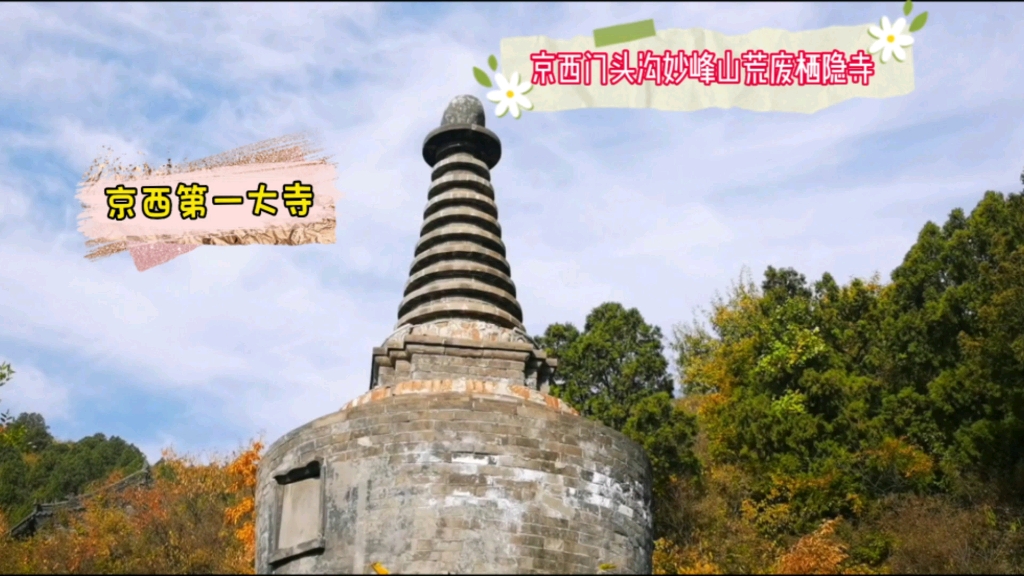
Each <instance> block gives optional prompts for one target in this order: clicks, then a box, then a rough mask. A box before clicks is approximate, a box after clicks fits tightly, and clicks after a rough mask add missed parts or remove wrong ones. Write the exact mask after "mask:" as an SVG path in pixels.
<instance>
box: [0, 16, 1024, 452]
mask: <svg viewBox="0 0 1024 576" xmlns="http://www.w3.org/2000/svg"><path fill="white" fill-rule="evenodd" d="M900 8H901V3H900V2H885V3H857V4H841V3H827V4H826V3H797V4H768V3H757V4H749V5H747V4H740V3H730V4H688V3H687V4H669V3H664V4H654V5H644V4H638V3H629V4H582V3H580V4H575V3H574V4H566V5H554V4H552V5H547V4H496V5H474V4H464V3H458V4H416V5H401V4H391V5H373V4H353V5H348V4H324V5H319V4H308V3H294V4H288V5H279V4H270V3H260V4H252V5H247V4H215V3H205V4H194V5H189V4H169V3H148V4H121V3H118V4H111V5H105V4H91V3H90V4H70V3H60V4H6V5H5V6H4V16H3V18H2V19H0V32H2V33H0V47H2V49H0V78H3V79H4V81H3V82H2V83H0V110H2V111H3V112H2V113H0V361H9V362H11V363H12V364H13V365H14V367H15V370H16V371H17V374H16V376H15V379H14V381H13V382H12V383H11V384H9V385H8V386H5V387H4V388H3V389H0V399H2V404H0V409H2V408H10V409H11V410H12V411H15V412H19V411H37V412H40V413H42V414H43V415H44V416H45V417H46V418H47V421H48V422H50V424H51V427H52V430H53V432H54V433H55V434H56V435H57V436H58V437H61V438H66V439H77V438H80V437H82V436H85V435H88V434H93V433H96V432H103V433H105V434H108V435H118V436H121V437H123V438H125V439H127V440H129V441H131V442H133V443H135V444H137V445H138V446H140V447H141V448H142V449H143V450H144V451H145V452H146V453H147V455H148V456H149V457H150V458H151V459H155V458H156V457H158V455H159V452H160V449H161V448H162V447H164V446H171V445H173V446H174V447H175V448H176V449H178V450H182V451H190V452H207V451H211V450H213V451H218V452H225V451H229V450H232V449H234V448H236V447H238V446H239V445H240V444H242V443H243V442H244V441H245V440H246V439H248V438H250V437H252V436H254V435H256V434H259V433H262V434H264V435H265V437H266V439H268V440H271V441H272V440H274V439H276V438H277V437H279V436H280V435H281V434H283V433H285V432H287V431H288V430H290V429H292V428H294V427H296V426H299V425H301V424H303V423H305V422H307V421H309V420H311V419H313V418H315V417H317V416H320V415H323V414H326V413H328V412H331V411H334V410H336V409H338V408H340V407H341V406H342V405H343V404H344V403H345V402H347V401H348V400H350V399H351V398H353V397H355V396H357V395H359V394H361V393H363V392H364V391H365V390H366V388H367V386H368V383H369V366H370V350H371V348H372V347H373V346H375V345H379V344H380V342H381V341H382V340H383V339H384V338H385V337H386V336H387V335H388V334H389V333H390V331H391V329H392V327H393V325H394V322H395V320H396V313H397V307H398V303H399V301H400V300H401V292H402V288H403V285H404V282H405V280H406V277H407V274H408V267H409V264H410V263H411V261H412V254H413V247H414V245H415V241H416V238H417V235H418V230H419V225H420V223H421V219H422V211H423V207H424V204H425V202H426V191H427V185H428V183H429V168H428V167H427V166H426V165H425V164H424V163H423V160H422V156H421V149H420V146H421V144H422V140H423V137H424V136H425V135H426V133H427V132H428V131H429V130H431V129H432V128H434V127H436V125H437V124H438V122H439V121H440V118H441V114H442V112H443V110H444V108H445V106H446V104H447V102H448V100H449V99H451V98H452V97H453V96H456V95H458V94H463V93H471V94H475V95H477V96H478V97H481V98H482V97H483V95H484V94H485V93H486V90H485V89H482V88H481V87H480V86H478V85H477V84H475V83H474V81H473V79H472V75H471V74H470V69H471V68H472V67H473V66H483V65H484V63H485V62H486V58H487V56H488V55H489V54H492V53H497V52H498V46H499V42H500V40H501V38H503V37H509V36H527V35H546V36H550V37H555V38H571V37H573V36H577V35H583V34H588V33H590V32H591V31H592V30H593V29H594V28H600V27H604V26H610V25H614V24H620V23H625V22H632V21H637V20H644V19H647V18H653V19H654V21H655V24H656V26H657V27H658V28H659V29H665V28H690V27H702V28H707V29H712V30H717V31H720V32H723V33H726V34H742V33H746V32H750V31H752V30H754V29H757V28H762V27H773V28H784V29H788V30H793V31H797V30H810V29H816V28H823V27H828V26H848V25H854V24H861V23H864V24H867V23H873V22H876V21H877V20H878V19H879V18H880V17H881V16H883V15H888V16H889V17H890V18H895V17H897V16H898V15H900ZM923 10H927V11H929V13H930V14H929V21H928V25H927V26H926V27H925V28H924V29H923V30H922V31H920V32H919V33H917V34H915V40H916V43H915V46H914V49H913V50H914V62H915V68H916V90H915V91H914V92H913V93H911V94H910V95H908V96H904V97H900V98H892V99H885V100H850V101H847V102H844V103H842V104H839V105H837V106H834V107H832V108H828V109H826V110H824V111H821V112H819V113H817V114H814V115H802V114H783V113H754V112H747V111H743V110H718V109H713V110H704V111H698V112H692V113H670V112H658V111H653V110H607V109H605V110H579V111H570V112H561V113H546V114H545V113H527V114H525V115H524V117H523V118H522V119H521V120H519V121H514V120H512V119H511V118H502V119H500V120H499V119H496V118H494V116H493V113H492V111H490V110H489V111H488V115H489V116H488V126H489V127H491V128H492V129H493V130H494V131H495V132H497V133H498V135H499V136H500V137H501V138H502V141H503V147H504V158H503V159H502V161H501V163H500V164H499V165H498V166H497V167H496V168H495V170H494V172H493V179H494V183H495V186H496V190H497V201H498V206H499V209H500V211H501V216H500V217H501V222H502V227H503V230H504V236H505V242H506V244H507V246H508V257H509V261H510V262H511V265H512V276H513V279H514V280H515V282H516V285H517V287H518V289H519V299H520V302H521V303H522V305H523V309H524V312H525V316H526V324H527V327H528V328H529V330H530V331H531V332H532V333H539V332H541V331H542V330H543V329H544V328H545V327H546V326H547V325H548V324H550V323H553V322H564V321H572V322H575V323H577V324H581V323H582V321H583V319H584V317H585V316H586V314H587V312H588V311H589V310H591V309H592V308H593V307H594V306H596V305H598V304H600V303H602V302H605V301H609V300H614V301H619V302H622V303H623V304H625V305H627V306H635V307H637V308H639V309H640V311H641V312H642V313H643V314H644V315H645V317H646V318H647V319H648V321H650V322H653V323H656V324H658V325H659V326H661V327H662V328H663V330H664V331H665V333H666V334H670V333H671V330H672V326H673V325H675V324H677V323H680V322H688V321H691V320H692V319H693V318H694V314H695V310H696V309H697V308H699V307H704V306H707V304H708V303H709V302H710V301H711V299H712V298H713V297H714V295H715V293H716V292H721V291H724V290H726V289H728V287H729V285H730V283H731V282H733V281H735V280H736V279H737V278H738V277H739V274H740V272H741V270H742V269H743V268H744V267H747V268H749V269H750V270H751V271H752V273H753V274H754V276H755V277H758V278H759V277H760V275H761V274H762V272H763V270H764V268H765V267H766V266H768V265H775V266H792V267H795V268H797V269H798V270H800V271H801V272H803V273H804V274H805V275H807V277H808V278H810V279H815V278H818V277H820V275H821V274H822V273H823V272H825V271H829V272H831V273H832V274H833V275H835V276H836V277H837V278H838V279H840V280H849V279H850V278H851V277H854V276H858V277H865V276H870V275H872V274H874V273H876V272H877V273H880V274H881V275H882V277H883V278H888V275H889V273H890V272H891V271H892V269H893V268H894V267H895V266H896V265H898V264H899V262H900V261H901V259H902V257H903V255H904V254H905V253H906V251H907V249H908V248H909V247H910V246H911V245H912V244H913V242H914V239H915V237H916V234H917V232H918V230H920V228H921V226H922V225H923V224H924V223H925V222H926V221H927V220H934V221H942V220H944V219H945V217H946V215H947V214H948V213H949V211H950V210H952V209H953V208H956V207H963V208H965V209H970V208H972V207H973V206H974V205H975V204H976V203H977V201H978V200H979V199H980V198H981V196H982V194H983V192H984V191H985V190H1000V191H1004V192H1011V191H1018V190H1019V189H1020V183H1019V181H1018V177H1019V174H1020V171H1021V168H1022V166H1024V122H1021V121H1020V119H1021V118H1024V97H1022V96H1021V95H1022V94H1024V76H1022V75H1021V74H1020V72H1019V70H1021V69H1024V62H1022V60H1024V57H1022V52H1021V50H1020V49H1019V45H1020V38H1021V37H1024V4H1016V3H985V4H953V3H928V2H919V3H918V6H917V7H916V9H915V13H916V12H920V11H923ZM302 130H314V131H316V133H317V134H318V135H319V137H320V140H321V142H322V143H323V145H324V147H325V148H326V151H327V152H328V153H330V154H332V155H333V157H334V159H335V160H336V161H337V163H338V171H339V181H338V188H339V189H340V190H341V192H342V195H343V197H342V199H341V200H340V202H339V203H338V207H337V211H338V234H337V237H338V241H337V244H334V245H327V246H323V245H314V246H302V247H268V246H250V247H223V248H212V247H206V248H200V249H198V250H196V251H194V252H192V253H190V254H187V255H185V256H182V257H180V258H178V259H176V260H174V261H172V262H170V263H168V264H165V265H163V266H160V267H158V268H154V269H152V270H149V271H146V272H144V273H139V272H138V271H136V270H135V268H134V266H133V265H132V263H131V260H130V258H129V257H128V256H127V255H125V254H122V255H118V256H114V257H111V258H108V259H105V260H101V261H98V262H89V261H87V260H85V258H84V257H83V256H84V255H85V253H86V248H85V246H84V243H85V239H84V238H83V237H82V236H81V235H80V234H79V233H78V232H77V222H76V218H77V216H78V213H79V210H80V207H79V204H78V202H77V201H76V199H75V197H74V195H75V185H76V184H77V183H78V181H79V179H80V177H81V176H82V174H83V173H84V171H85V170H86V168H87V167H88V166H89V164H90V163H91V162H92V160H93V159H94V158H96V157H97V156H98V155H100V153H101V152H102V149H101V147H102V146H109V147H111V148H112V149H113V150H115V151H116V152H118V153H120V154H122V155H123V156H124V157H125V158H126V159H127V160H136V159H138V160H148V161H150V162H151V163H162V162H164V161H166V159H168V158H172V159H174V160H175V161H178V160H181V159H184V158H185V157H187V158H190V159H195V158H200V157H203V156H206V155H210V154H215V153H218V152H222V151H225V150H228V149H232V148H235V147H238V146H242V145H245V144H250V143H253V142H257V141H260V140H264V139H267V138H273V137H277V136H281V135H284V134H288V133H293V132H296V131H302ZM139 153H141V155H140V154H139Z"/></svg>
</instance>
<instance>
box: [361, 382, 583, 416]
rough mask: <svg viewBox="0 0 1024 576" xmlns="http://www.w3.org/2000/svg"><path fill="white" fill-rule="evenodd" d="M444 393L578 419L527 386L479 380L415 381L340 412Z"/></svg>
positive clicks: (562, 405) (384, 390)
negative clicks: (522, 404) (511, 401)
mask: <svg viewBox="0 0 1024 576" xmlns="http://www.w3.org/2000/svg"><path fill="white" fill-rule="evenodd" d="M446 393H463V394H468V395H469V396H470V397H481V398H486V397H488V396H491V397H499V398H500V397H514V398H520V399H522V400H525V401H527V402H530V403H531V404H537V405H540V406H544V407H546V408H549V409H551V410H555V411H558V412H561V413H563V414H571V415H573V416H579V412H577V411H576V410H575V409H574V408H573V407H571V406H569V405H568V404H566V403H565V402H563V401H561V400H559V399H558V398H555V397H554V396H551V395H549V394H545V393H543V392H539V391H537V390H532V389H530V388H527V387H526V386H519V385H515V384H511V385H510V384H504V383H501V382H485V381H481V380H465V379H460V380H414V381H408V382H401V383H399V384H395V385H394V386H388V387H384V388H374V389H373V390H371V391H370V392H367V393H366V394H363V395H362V396H360V397H358V398H356V399H354V400H352V401H350V402H349V403H347V404H345V406H344V407H343V408H342V410H343V411H344V410H348V409H349V408H355V407H356V406H363V405H365V404H369V403H370V402H377V401H380V400H383V399H385V398H388V397H391V396H405V395H411V394H422V395H430V394H446Z"/></svg>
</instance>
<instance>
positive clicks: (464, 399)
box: [256, 381, 652, 574]
mask: <svg viewBox="0 0 1024 576" xmlns="http://www.w3.org/2000/svg"><path fill="white" fill-rule="evenodd" d="M311 462H313V463H314V465H313V466H312V467H310V468H309V470H313V469H315V468H317V467H318V466H319V476H320V478H319V479H318V480H317V479H307V480H302V481H300V482H293V483H291V484H280V483H279V481H278V480H275V477H278V478H280V481H281V482H290V481H293V479H295V478H302V477H304V476H309V475H310V474H309V473H302V472H301V471H300V472H295V470H297V469H300V468H301V467H304V466H306V465H307V464H310V463H311ZM289 472H292V477H291V478H285V477H284V476H283V475H285V474H287V473H289ZM650 474H651V473H650V465H649V463H648V461H647V458H646V456H645V455H644V453H643V450H642V449H641V448H640V447H639V446H637V445H636V444H635V443H633V442H631V441H630V440H629V439H628V438H626V437H625V436H623V435H622V434H619V433H618V432H615V431H614V430H611V429H609V428H606V427H604V426H601V425H600V424H598V423H596V422H592V421H589V420H586V419H584V418H581V417H580V416H578V415H576V414H575V411H573V410H572V409H571V408H569V407H568V406H566V405H564V404H562V403H561V402H560V401H559V400H556V399H555V398H552V397H550V396H547V395H545V394H542V393H540V392H537V391H535V390H530V389H528V388H525V387H521V386H508V385H502V384H495V383H493V382H473V381H470V382H467V381H432V382H406V383H403V384H399V385H396V386H393V387H390V388H379V389H376V390H374V391H372V392H370V393H368V394H366V395H364V396H363V397H361V398H359V399H357V400H355V401H353V402H351V403H350V404H349V406H347V407H346V408H344V409H342V410H341V411H339V412H336V413H334V414H330V415H328V416H325V417H323V418H320V419H318V420H315V421H313V422H311V423H309V424H307V425H305V426H303V427H301V428H298V429H296V430H294V431H292V432H290V433H289V434H287V435H285V436H284V437H283V438H281V439H280V440H279V441H278V442H276V443H275V444H274V445H273V446H271V447H270V448H269V449H268V451H267V453H266V455H265V456H264V459H263V462H262V464H261V466H260V472H259V484H258V486H257V502H258V513H257V524H256V529H257V571H258V572H261V573H267V572H274V573H282V574H296V573H325V572H331V573H349V574H359V573H363V574H365V573H372V569H371V565H372V564H373V563H375V562H379V563H380V564H381V565H383V566H384V567H385V568H387V569H388V570H390V571H391V572H392V573H435V574H444V573H596V572H597V571H598V567H599V566H600V565H601V564H605V563H609V564H614V565H615V566H616V567H617V568H618V571H625V572H632V573H650V570H651V553H652V550H651V542H652V537H651V512H650V497H651V495H650V480H651V478H650ZM278 543H281V544H282V546H281V547H291V550H290V551H284V552H282V551H280V550H279V549H278V546H277V544H278ZM303 551H306V552H305V553H306V555H305V556H297V557H296V556H292V558H291V559H286V558H284V557H285V556H288V555H291V554H295V553H300V554H301V553H303ZM275 557H276V559H277V560H284V561H283V562H281V563H278V564H276V565H272V564H271V561H272V560H273V559H275Z"/></svg>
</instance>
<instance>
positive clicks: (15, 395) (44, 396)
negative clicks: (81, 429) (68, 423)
mask: <svg viewBox="0 0 1024 576" xmlns="http://www.w3.org/2000/svg"><path fill="white" fill-rule="evenodd" d="M3 362H10V364H11V366H12V367H13V368H14V376H13V377H12V378H11V380H10V381H9V382H8V383H7V384H5V385H4V386H3V387H2V388H0V400H2V401H3V403H2V404H0V411H7V410H10V412H11V414H12V415H17V414H20V413H22V412H36V413H39V414H43V415H44V417H45V418H46V419H47V420H48V421H52V420H58V421H60V420H66V419H67V418H68V416H69V415H70V405H69V403H68V387H67V385H66V384H65V383H63V382H60V381H55V380H54V379H53V378H50V377H48V376H47V375H46V373H44V372H43V371H42V370H40V369H39V368H37V367H35V366H34V365H33V364H31V363H29V362H23V361H18V360H17V359H11V358H4V359H3V360H2V361H0V363H3Z"/></svg>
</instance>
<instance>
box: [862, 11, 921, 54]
mask: <svg viewBox="0 0 1024 576" xmlns="http://www.w3.org/2000/svg"><path fill="white" fill-rule="evenodd" d="M906 25H907V21H906V20H904V19H903V18H900V19H899V20H897V21H896V22H895V23H894V24H889V19H888V18H887V17H885V16H882V27H881V28H879V27H878V26H872V27H870V28H868V34H871V36H872V37H873V38H878V40H875V43H874V44H872V45H871V49H870V50H868V51H869V52H871V53H872V54H875V53H876V52H878V51H881V52H882V63H883V64H884V63H886V62H888V61H889V58H891V57H892V56H896V59H897V60H899V61H900V62H903V60H904V59H905V58H906V57H907V52H906V51H905V50H904V48H906V47H907V46H910V45H911V44H913V43H914V39H913V38H911V37H910V36H909V35H907V34H901V32H903V27H904V26H906Z"/></svg>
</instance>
